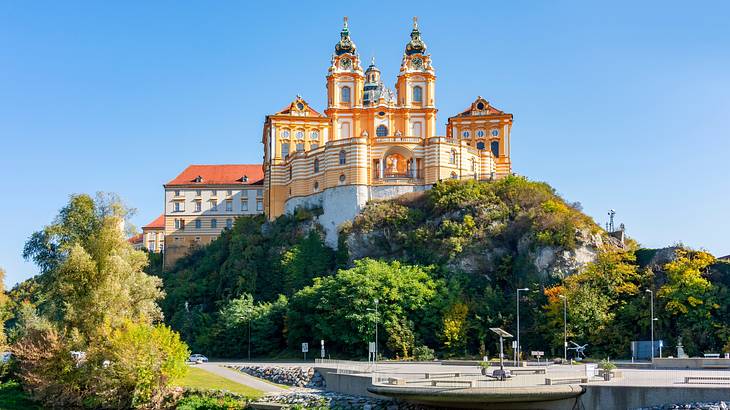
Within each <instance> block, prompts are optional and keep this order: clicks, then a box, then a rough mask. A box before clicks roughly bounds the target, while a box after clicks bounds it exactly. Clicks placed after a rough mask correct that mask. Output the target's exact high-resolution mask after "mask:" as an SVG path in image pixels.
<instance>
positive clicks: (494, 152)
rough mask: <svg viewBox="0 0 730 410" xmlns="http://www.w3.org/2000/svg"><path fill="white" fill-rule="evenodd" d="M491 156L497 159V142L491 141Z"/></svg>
mask: <svg viewBox="0 0 730 410" xmlns="http://www.w3.org/2000/svg"><path fill="white" fill-rule="evenodd" d="M491 146H492V155H494V156H495V157H499V141H492V144H491Z"/></svg>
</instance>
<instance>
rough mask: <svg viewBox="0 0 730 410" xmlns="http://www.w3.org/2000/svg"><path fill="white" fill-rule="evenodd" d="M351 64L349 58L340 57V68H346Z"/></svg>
mask: <svg viewBox="0 0 730 410" xmlns="http://www.w3.org/2000/svg"><path fill="white" fill-rule="evenodd" d="M351 65H352V61H350V59H349V58H343V59H342V60H341V61H340V66H341V67H342V68H345V69H347V68H350V66H351Z"/></svg>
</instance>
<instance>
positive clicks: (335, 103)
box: [325, 17, 365, 139]
mask: <svg viewBox="0 0 730 410" xmlns="http://www.w3.org/2000/svg"><path fill="white" fill-rule="evenodd" d="M364 85H365V75H364V74H363V70H362V67H361V65H360V57H359V56H358V54H357V48H356V46H355V43H354V42H353V41H352V39H351V38H350V29H349V27H348V25H347V17H345V18H344V24H343V27H342V31H341V32H340V41H339V42H338V43H337V44H335V52H334V54H332V62H331V64H330V68H329V70H328V73H327V109H326V110H325V115H327V116H328V117H330V118H332V127H333V130H332V131H333V132H332V136H333V138H332V139H346V138H352V137H356V136H357V135H358V134H357V132H358V129H357V128H359V127H357V124H358V122H359V118H355V117H356V116H357V110H353V108H362V105H363V88H364Z"/></svg>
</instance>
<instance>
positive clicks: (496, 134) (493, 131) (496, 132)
mask: <svg viewBox="0 0 730 410" xmlns="http://www.w3.org/2000/svg"><path fill="white" fill-rule="evenodd" d="M492 136H493V137H499V130H498V129H496V128H495V129H493V130H492Z"/></svg>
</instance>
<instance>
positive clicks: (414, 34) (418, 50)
mask: <svg viewBox="0 0 730 410" xmlns="http://www.w3.org/2000/svg"><path fill="white" fill-rule="evenodd" d="M406 54H407V55H412V54H426V43H424V42H423V40H421V32H420V31H419V30H418V17H413V30H411V41H409V42H408V44H406Z"/></svg>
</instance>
